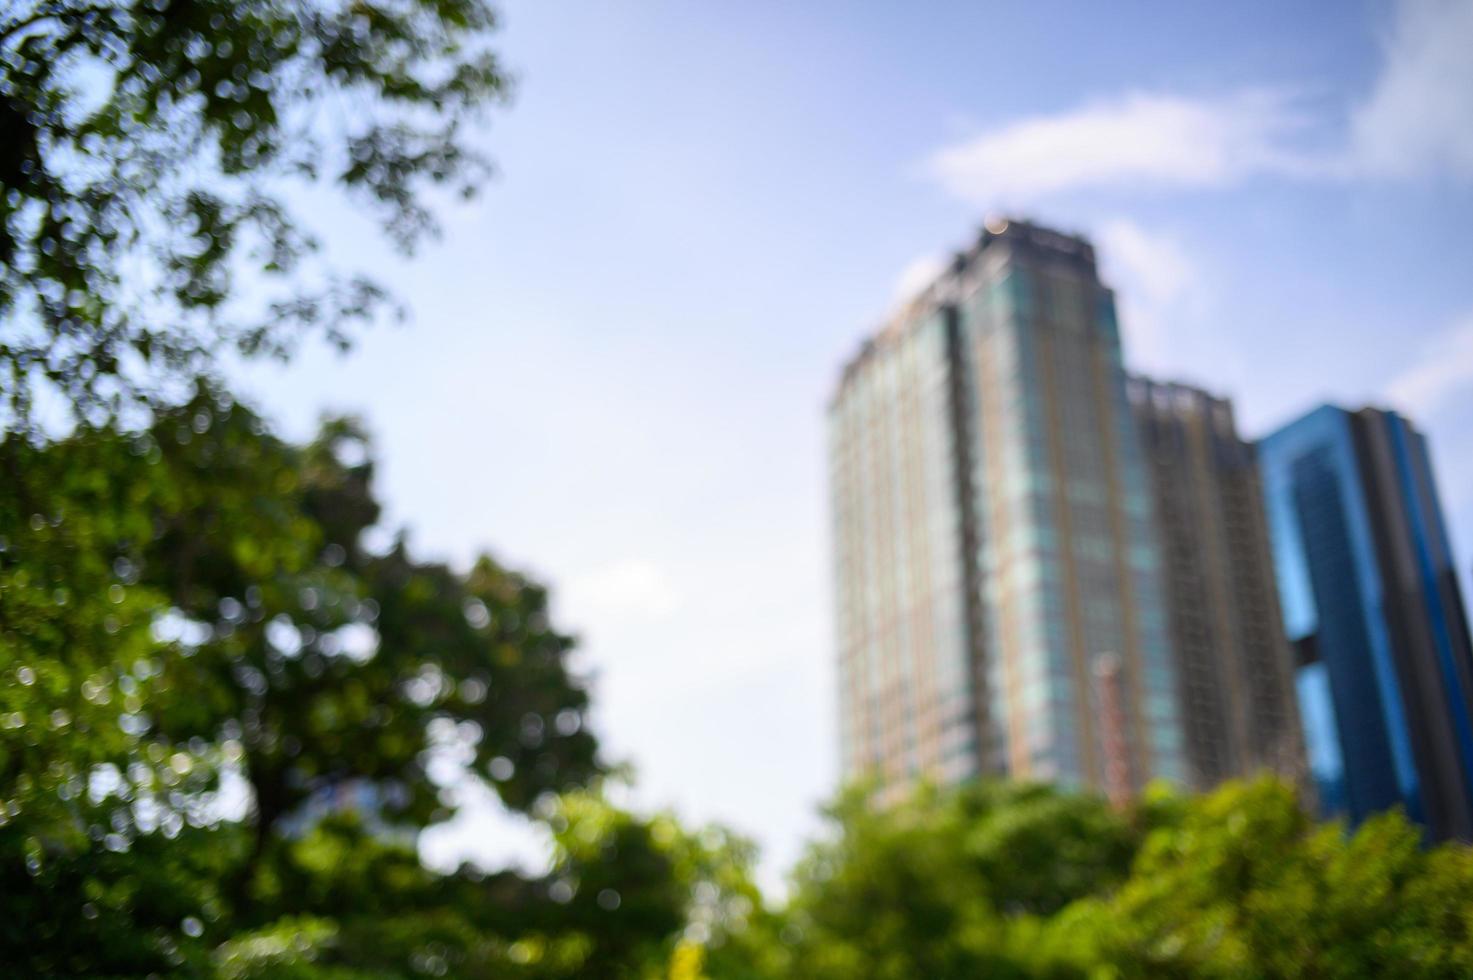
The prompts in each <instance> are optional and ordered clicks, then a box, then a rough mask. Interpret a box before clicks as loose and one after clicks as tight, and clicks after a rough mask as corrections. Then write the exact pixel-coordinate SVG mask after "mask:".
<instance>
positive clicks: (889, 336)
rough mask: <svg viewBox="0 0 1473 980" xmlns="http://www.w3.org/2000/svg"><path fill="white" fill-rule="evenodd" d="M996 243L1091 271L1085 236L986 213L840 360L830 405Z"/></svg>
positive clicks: (945, 298) (952, 292)
mask: <svg viewBox="0 0 1473 980" xmlns="http://www.w3.org/2000/svg"><path fill="white" fill-rule="evenodd" d="M998 247H1005V248H1006V249H1007V250H1009V251H1010V252H1017V253H1021V254H1025V255H1027V256H1028V257H1029V258H1030V259H1032V260H1033V261H1035V262H1042V263H1047V264H1055V265H1061V266H1068V267H1072V268H1074V269H1077V270H1079V271H1081V272H1084V273H1086V274H1087V275H1090V276H1093V275H1095V274H1096V272H1095V249H1094V245H1092V244H1091V243H1090V241H1089V240H1088V239H1087V238H1084V237H1083V236H1081V235H1074V234H1068V233H1066V232H1061V231H1056V230H1054V229H1052V228H1045V227H1043V226H1042V225H1037V224H1034V223H1032V222H1030V221H1026V220H1023V219H1021V218H1009V217H1001V216H998V217H991V218H988V219H987V220H985V221H984V222H983V223H982V228H981V230H980V231H978V233H977V237H976V238H975V239H974V240H973V241H972V243H971V244H970V245H969V246H967V247H966V248H964V249H960V250H958V251H957V252H956V253H954V254H953V255H952V259H951V262H949V263H948V264H947V266H946V268H945V269H944V270H943V271H942V272H941V273H940V274H939V275H938V276H937V277H936V278H935V280H933V281H932V282H931V283H930V284H929V285H928V286H926V287H925V288H924V289H922V290H920V291H919V292H917V293H916V294H915V295H914V296H911V297H909V298H908V299H906V300H905V301H904V302H902V303H901V304H900V305H899V306H898V307H896V309H894V310H893V311H892V312H891V313H890V315H889V316H888V317H886V319H885V321H884V323H882V324H881V325H880V327H879V328H878V329H877V330H875V331H874V332H873V333H872V334H870V335H869V336H868V337H866V338H865V340H864V342H863V343H861V344H860V346H859V350H858V351H856V352H855V353H854V355H853V356H852V357H850V358H849V360H848V361H847V362H845V364H844V367H843V369H842V371H841V372H840V375H839V384H838V386H837V388H836V390H835V392H834V397H833V398H831V399H830V405H832V404H833V400H834V398H837V397H838V393H839V392H841V391H843V390H844V387H845V386H846V385H847V384H848V383H849V380H850V379H851V378H852V377H853V376H854V374H855V373H856V372H857V371H858V370H859V368H860V367H862V366H863V365H864V363H865V362H866V361H867V360H869V358H870V357H872V356H873V355H874V354H875V352H876V351H878V350H883V349H884V348H885V346H887V342H888V341H891V340H893V339H895V338H898V337H899V336H901V335H903V333H904V331H905V330H906V329H907V328H909V327H911V326H913V325H914V324H916V323H918V322H919V321H920V320H921V318H922V317H923V316H925V315H926V314H927V313H930V312H932V311H933V310H935V309H938V308H940V307H943V306H946V305H948V304H949V303H951V302H953V301H954V300H955V298H956V296H957V294H958V292H959V287H960V285H961V284H962V283H963V282H964V281H965V280H966V279H967V277H968V273H969V272H970V271H971V270H972V269H973V268H975V266H976V265H977V263H978V262H979V261H981V259H982V257H983V256H984V255H986V254H990V253H991V252H992V251H993V250H995V249H996V248H998Z"/></svg>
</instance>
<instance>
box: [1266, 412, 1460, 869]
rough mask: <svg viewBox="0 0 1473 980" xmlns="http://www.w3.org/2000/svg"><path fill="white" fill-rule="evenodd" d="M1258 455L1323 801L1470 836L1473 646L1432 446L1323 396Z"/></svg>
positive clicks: (1351, 814)
mask: <svg viewBox="0 0 1473 980" xmlns="http://www.w3.org/2000/svg"><path fill="white" fill-rule="evenodd" d="M1259 458H1260V461H1261V466H1262V472H1263V485H1264V499H1265V503H1266V508H1267V512H1268V517H1269V523H1270V530H1271V537H1272V540H1273V547H1274V561H1275V567H1276V572H1277V578H1278V582H1279V591H1280V597H1281V604H1282V606H1283V615H1284V623H1285V626H1286V629H1287V633H1288V636H1289V639H1290V641H1291V642H1292V643H1293V645H1294V648H1295V654H1296V663H1297V684H1298V691H1299V698H1300V709H1301V714H1302V715H1303V719H1304V725H1305V738H1306V743H1307V747H1308V751H1309V760H1310V766H1311V770H1312V772H1313V774H1314V777H1315V781H1316V783H1317V785H1318V790H1319V798H1320V802H1321V805H1322V807H1323V808H1324V810H1325V812H1326V813H1327V814H1330V815H1343V816H1346V817H1348V818H1349V819H1350V820H1351V821H1352V822H1357V821H1359V820H1361V819H1363V818H1364V817H1366V816H1367V815H1369V814H1371V813H1374V812H1376V811H1378V810H1382V809H1386V808H1388V807H1391V806H1397V805H1399V806H1401V807H1402V808H1404V809H1405V811H1406V813H1407V814H1408V816H1410V817H1411V818H1412V819H1414V820H1416V821H1418V822H1420V823H1422V824H1424V825H1425V826H1426V827H1427V828H1428V832H1429V835H1430V836H1431V837H1432V838H1433V839H1434V840H1443V839H1448V838H1460V839H1463V840H1469V839H1473V697H1470V696H1473V651H1470V644H1469V634H1468V623H1467V619H1466V615H1465V612H1464V607H1463V601H1462V598H1461V594H1460V592H1459V588H1458V584H1457V578H1456V573H1455V572H1454V565H1453V560H1452V555H1451V549H1450V547H1449V544H1448V536H1447V531H1446V528H1445V527H1444V525H1443V519H1442V508H1441V506H1440V504H1439V503H1438V498H1437V489H1436V486H1435V484H1434V482H1433V477H1432V464H1431V460H1430V458H1429V455H1428V451H1427V444H1426V441H1425V440H1424V439H1423V437H1422V436H1421V434H1420V433H1418V432H1417V431H1416V430H1415V429H1414V428H1413V427H1412V426H1411V424H1410V423H1408V422H1407V420H1406V419H1404V418H1402V417H1401V416H1400V415H1397V414H1396V413H1394V412H1384V411H1378V410H1375V409H1363V410H1361V411H1358V412H1348V411H1345V410H1344V409H1341V408H1338V407H1335V406H1332V405H1326V406H1323V407H1321V408H1319V409H1317V410H1315V411H1313V412H1311V413H1309V414H1308V415H1306V416H1304V417H1303V418H1300V419H1298V420H1297V421H1295V422H1293V423H1290V424H1289V425H1287V426H1285V427H1283V428H1282V429H1280V430H1278V431H1277V432H1275V433H1273V434H1272V435H1270V436H1269V437H1268V438H1266V439H1264V440H1263V441H1262V442H1261V443H1260V446H1259Z"/></svg>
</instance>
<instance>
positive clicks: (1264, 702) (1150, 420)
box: [1130, 378, 1307, 789]
mask: <svg viewBox="0 0 1473 980" xmlns="http://www.w3.org/2000/svg"><path fill="white" fill-rule="evenodd" d="M1130 395H1131V405H1132V407H1133V408H1134V410H1135V414H1136V419H1137V422H1138V424H1139V427H1140V431H1141V439H1142V442H1143V443H1144V446H1145V450H1146V456H1147V458H1148V460H1149V461H1150V465H1151V469H1152V471H1153V479H1152V486H1153V489H1154V490H1155V495H1156V518H1157V525H1158V528H1159V531H1160V542H1161V549H1162V559H1163V567H1164V569H1165V575H1164V580H1165V583H1166V595H1167V607H1168V610H1169V615H1168V619H1169V621H1170V624H1171V640H1172V647H1173V649H1174V650H1175V652H1176V664H1177V684H1178V689H1179V693H1180V698H1181V705H1182V727H1183V729H1184V731H1185V735H1186V750H1187V751H1186V754H1187V761H1188V763H1189V765H1190V768H1191V774H1192V780H1193V782H1194V783H1195V785H1196V786H1197V787H1198V788H1199V789H1208V788H1210V787H1212V786H1214V785H1216V784H1217V783H1220V782H1222V781H1223V780H1224V779H1228V778H1231V777H1234V776H1242V775H1247V774H1249V773H1253V772H1256V771H1259V770H1263V769H1268V770H1272V771H1274V772H1277V773H1278V774H1279V775H1281V776H1283V777H1284V778H1286V779H1288V780H1291V781H1293V782H1296V783H1303V782H1305V780H1306V778H1307V772H1306V769H1305V761H1304V745H1303V735H1302V733H1301V729H1300V724H1299V712H1298V710H1297V704H1296V701H1295V692H1294V675H1293V665H1292V658H1291V656H1290V653H1289V646H1288V643H1287V641H1286V640H1285V639H1284V632H1283V629H1282V627H1281V625H1280V622H1281V618H1280V615H1279V603H1278V594H1277V592H1276V590H1275V588H1274V573H1273V558H1272V553H1271V550H1270V548H1269V542H1268V529H1267V524H1266V521H1265V518H1264V514H1263V493H1262V489H1261V486H1260V483H1259V477H1258V460H1257V456H1256V454H1255V452H1254V449H1253V447H1252V445H1250V444H1249V443H1247V442H1244V441H1243V440H1242V439H1241V438H1239V436H1238V432H1237V427H1236V425H1235V424H1234V421H1233V407H1232V404H1231V403H1230V402H1228V401H1227V400H1226V399H1222V398H1215V397H1213V396H1212V395H1209V394H1208V393H1206V392H1205V391H1202V390H1200V389H1198V388H1192V387H1189V386H1187V385H1181V384H1164V383H1160V382H1154V381H1149V380H1147V379H1144V378H1134V379H1132V380H1131V384H1130Z"/></svg>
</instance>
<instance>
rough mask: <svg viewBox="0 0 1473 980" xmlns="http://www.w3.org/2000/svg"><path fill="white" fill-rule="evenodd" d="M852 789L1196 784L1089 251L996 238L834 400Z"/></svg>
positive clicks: (1008, 230) (920, 302)
mask: <svg viewBox="0 0 1473 980" xmlns="http://www.w3.org/2000/svg"><path fill="white" fill-rule="evenodd" d="M829 426H830V477H831V480H830V486H831V494H832V512H833V517H834V528H833V540H834V558H835V580H836V593H837V595H836V602H837V620H838V630H837V632H838V641H839V675H840V699H839V700H840V724H841V743H842V752H841V755H842V759H843V771H844V774H845V776H846V777H850V778H852V777H856V776H860V775H866V774H868V775H873V776H877V777H878V778H879V779H880V780H881V783H882V785H884V786H903V785H905V784H907V783H909V782H910V781H912V780H914V779H917V778H929V779H932V780H936V781H940V782H951V781H955V780H957V779H962V778H967V777H969V776H973V775H978V774H1004V773H1006V774H1010V775H1012V776H1015V777H1018V778H1029V779H1040V780H1050V781H1058V782H1061V783H1064V784H1066V785H1077V786H1088V787H1093V788H1096V789H1101V790H1106V791H1109V792H1111V793H1112V794H1113V795H1121V794H1128V793H1133V792H1135V791H1136V790H1138V789H1139V788H1140V786H1142V785H1143V784H1144V783H1145V782H1147V781H1148V780H1150V779H1152V778H1155V777H1165V778H1168V779H1172V780H1177V781H1182V780H1184V779H1185V777H1186V774H1187V771H1186V767H1185V763H1184V759H1183V755H1182V750H1183V746H1182V737H1181V727H1180V719H1179V717H1178V712H1177V701H1176V680H1175V674H1174V669H1173V662H1172V655H1171V649H1170V641H1169V636H1168V626H1167V617H1166V611H1165V605H1164V598H1163V591H1162V583H1161V579H1160V571H1161V568H1160V559H1159V555H1158V550H1157V544H1156V529H1155V518H1154V509H1153V500H1152V495H1151V490H1150V485H1149V474H1148V471H1147V466H1146V461H1145V459H1144V456H1143V454H1142V451H1141V445H1140V441H1139V436H1138V433H1137V431H1136V427H1135V422H1134V419H1133V417H1132V414H1131V409H1130V404H1129V401H1128V398H1127V393H1126V376H1125V370H1124V367H1123V364H1122V359H1121V349H1120V337H1119V331H1118V327H1117V323H1116V318H1115V304H1114V297H1113V295H1112V293H1111V292H1110V290H1109V289H1108V288H1106V287H1105V286H1104V285H1103V284H1102V283H1101V282H1100V279H1099V276H1098V274H1097V272H1096V269H1095V257H1094V250H1093V248H1092V247H1091V246H1090V244H1089V243H1088V242H1086V241H1084V240H1083V239H1080V238H1076V237H1073V236H1068V235H1062V234H1059V233H1057V232H1053V231H1049V230H1047V229H1044V228H1039V227H1037V226H1034V225H1030V224H1026V223H1023V222H1016V221H1015V222H1007V221H999V222H995V223H990V224H989V226H988V227H987V228H986V229H985V230H984V231H983V233H982V234H981V236H980V237H979V239H978V240H977V242H976V243H975V244H974V245H973V246H972V247H971V248H970V249H968V250H966V251H965V252H963V253H960V254H958V255H957V256H956V258H955V260H954V261H953V263H952V265H951V266H950V268H949V269H948V270H947V271H946V272H945V273H944V274H943V275H942V276H941V277H940V278H939V279H938V280H937V281H936V282H935V283H934V284H932V285H931V286H930V287H929V288H928V289H927V290H926V291H925V292H924V293H923V294H922V295H921V296H920V297H918V298H917V299H916V300H915V301H913V302H912V303H911V304H909V306H907V307H906V308H905V309H903V310H901V311H900V312H899V313H898V314H897V315H896V316H895V317H894V318H893V319H892V321H891V322H890V323H889V324H888V325H887V326H886V327H885V328H884V329H883V330H881V331H880V333H879V334H878V335H877V336H876V337H874V338H873V339H872V340H870V341H869V342H868V343H866V345H865V346H864V348H863V349H862V350H861V351H860V353H859V355H858V356H857V357H856V358H855V359H854V360H853V361H852V362H851V363H850V364H849V365H848V366H847V367H846V368H845V370H844V373H843V377H842V379H841V381H840V384H839V387H838V391H837V392H836V394H835V396H834V398H833V400H832V402H831V405H830V409H829Z"/></svg>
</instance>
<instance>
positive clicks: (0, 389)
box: [0, 0, 509, 427]
mask: <svg viewBox="0 0 1473 980" xmlns="http://www.w3.org/2000/svg"><path fill="white" fill-rule="evenodd" d="M495 26H496V16H495V12H494V10H493V9H492V7H491V6H490V5H489V4H488V3H487V2H486V0H7V2H6V3H4V4H0V322H3V323H4V324H5V331H4V336H3V338H0V395H3V396H4V399H3V403H0V413H3V414H0V418H3V419H4V420H5V422H6V424H7V425H8V426H10V427H20V426H29V425H31V424H33V422H34V412H33V409H34V408H35V407H36V405H35V403H34V399H35V397H36V396H37V395H38V394H39V395H41V397H42V398H43V402H46V401H47V399H48V398H49V399H50V401H52V402H56V401H59V402H61V403H63V404H65V405H66V406H67V407H68V408H75V409H76V410H77V411H78V412H80V413H82V414H83V415H85V416H86V417H89V418H92V419H93V420H100V419H101V418H102V417H104V416H105V415H106V414H108V413H112V412H116V411H118V410H120V409H126V408H128V407H130V406H133V405H136V404H138V403H139V402H146V401H148V400H150V399H151V398H153V397H156V396H157V395H158V394H160V393H161V392H172V393H174V394H175V395H177V394H178V393H179V392H178V388H179V385H180V384H181V383H182V384H185V385H186V386H187V383H188V381H189V380H190V379H191V378H192V377H193V376H194V375H195V374H196V373H198V372H200V371H201V370H203V369H205V368H207V367H208V365H209V364H210V362H211V359H212V358H213V357H214V356H215V355H216V354H218V353H220V352H221V351H222V350H230V351H234V352H237V353H240V354H244V355H255V354H286V353H289V352H290V351H291V350H292V349H293V347H294V346H295V344H296V343H297V341H298V340H299V339H300V338H301V337H302V336H303V335H304V334H306V333H310V332H314V331H315V332H318V333H321V334H324V335H325V336H327V337H328V338H329V339H330V340H332V341H334V342H336V343H339V344H346V343H348V341H349V339H350V336H351V333H352V328H353V326H354V325H355V324H356V323H361V322H363V321H366V320H369V319H371V318H373V317H374V316H375V315H376V313H377V312H378V311H379V310H380V309H381V308H382V307H383V304H384V301H385V299H386V295H385V292H384V290H383V289H382V288H381V287H380V286H379V285H378V284H376V283H375V282H374V281H373V280H372V279H371V278H369V277H367V276H364V275H362V274H343V273H341V272H339V271H338V270H336V269H334V268H333V267H332V266H331V265H329V264H327V263H326V262H325V261H323V260H322V258H321V256H320V255H319V254H318V242H317V240H316V239H315V238H314V237H313V235H312V234H311V232H310V231H309V230H308V229H307V228H306V227H305V226H304V225H303V223H302V221H301V220H300V218H299V210H300V209H299V208H297V207H295V205H296V204H297V203H300V202H301V201H302V200H303V199H304V197H305V196H306V193H305V192H307V191H309V190H311V189H313V188H318V187H324V188H335V189H337V190H339V191H341V192H342V193H344V194H345V195H346V199H347V200H348V201H350V202H352V204H353V206H354V207H356V208H357V209H359V210H361V211H364V212H365V213H367V214H369V215H370V216H372V217H373V219H374V220H376V221H377V222H378V223H379V224H380V225H381V226H382V228H383V229H384V230H385V232H386V233H387V234H388V236H389V238H390V239H391V241H392V242H393V243H394V244H395V245H397V246H398V247H399V248H401V249H404V250H406V251H407V250H409V249H412V248H413V246H414V245H415V243H416V242H417V241H418V240H419V239H420V238H421V237H422V236H423V235H424V234H426V233H427V232H433V231H434V230H435V227H436V225H435V221H434V217H433V212H432V209H431V208H430V207H429V206H428V204H427V203H426V197H425V195H424V193H423V192H424V191H425V190H426V189H428V188H434V187H442V188H444V190H445V191H446V192H447V193H451V194H462V195H468V194H470V193H472V192H473V191H474V190H475V189H476V188H477V186H478V185H479V183H480V181H481V180H482V179H483V178H484V176H485V175H486V174H487V172H488V171H489V164H488V161H487V160H486V159H485V157H484V155H483V154H482V153H481V152H480V151H479V149H478V148H477V147H476V146H475V145H473V142H472V141H471V140H470V139H469V138H468V135H467V134H468V132H469V131H470V127H467V126H466V123H467V122H468V121H471V120H474V119H477V118H479V117H480V116H482V115H483V110H485V109H486V108H487V107H488V106H490V105H494V104H496V103H498V102H500V101H501V100H503V99H504V98H505V96H506V94H507V92H508V87H509V86H508V79H507V76H506V75H505V73H504V72H503V71H502V70H501V68H500V66H499V64H498V62H497V60H496V57H495V55H494V53H493V52H492V51H491V50H490V49H489V47H488V39H489V37H490V36H491V35H492V33H493V31H494V28H495ZM243 283H244V284H245V285H248V286H249V288H248V289H241V288H240V286H241V285H242V284H243ZM247 301H248V302H247ZM185 393H186V394H187V390H186V392H185ZM42 407H43V408H44V407H46V405H45V404H43V405H42Z"/></svg>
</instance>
